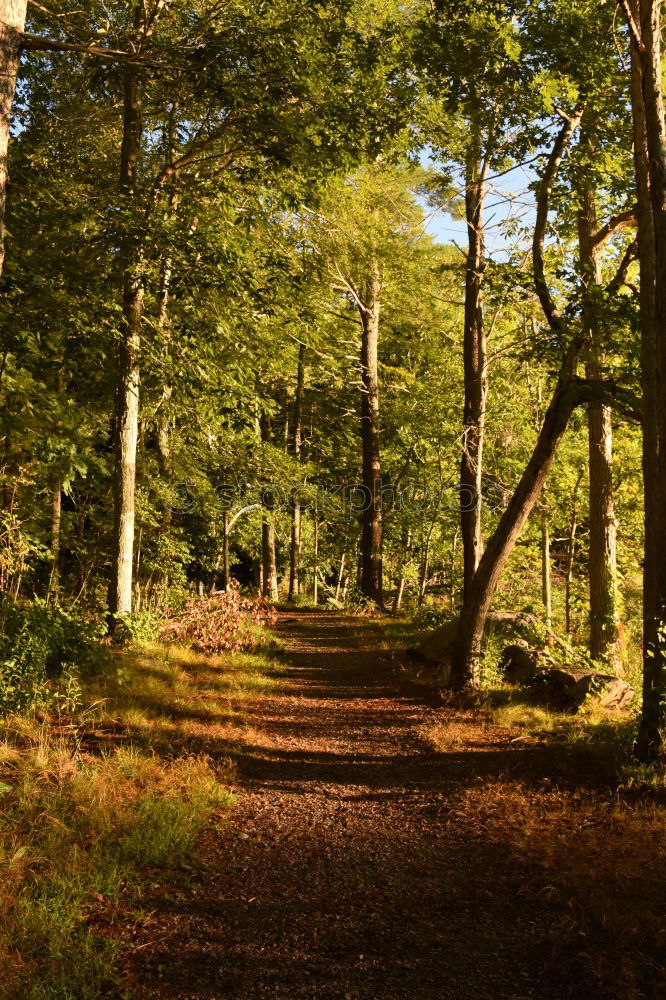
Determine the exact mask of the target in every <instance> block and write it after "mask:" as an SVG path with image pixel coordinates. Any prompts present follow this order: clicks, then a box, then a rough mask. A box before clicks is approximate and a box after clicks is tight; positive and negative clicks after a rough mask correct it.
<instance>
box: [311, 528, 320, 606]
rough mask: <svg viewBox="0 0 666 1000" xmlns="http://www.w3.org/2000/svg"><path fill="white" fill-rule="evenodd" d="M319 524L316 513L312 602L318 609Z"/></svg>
mask: <svg viewBox="0 0 666 1000" xmlns="http://www.w3.org/2000/svg"><path fill="white" fill-rule="evenodd" d="M318 574H319V522H318V521H317V514H316V512H315V519H314V584H313V588H312V602H313V604H314V606H315V607H316V606H317V604H318V603H319V580H318Z"/></svg>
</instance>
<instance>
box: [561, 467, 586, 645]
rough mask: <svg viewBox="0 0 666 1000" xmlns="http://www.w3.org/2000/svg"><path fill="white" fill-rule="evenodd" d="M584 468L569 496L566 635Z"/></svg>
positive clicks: (569, 618) (569, 615) (569, 621)
mask: <svg viewBox="0 0 666 1000" xmlns="http://www.w3.org/2000/svg"><path fill="white" fill-rule="evenodd" d="M583 472H584V470H583V469H581V470H580V472H579V473H578V478H577V480H576V485H575V486H574V491H573V496H572V498H571V518H570V521H569V536H568V538H567V563H566V571H565V579H564V620H565V625H566V631H567V635H568V636H570V635H571V585H572V583H573V568H574V559H575V556H576V531H577V530H578V490H579V488H580V483H581V479H582V478H583Z"/></svg>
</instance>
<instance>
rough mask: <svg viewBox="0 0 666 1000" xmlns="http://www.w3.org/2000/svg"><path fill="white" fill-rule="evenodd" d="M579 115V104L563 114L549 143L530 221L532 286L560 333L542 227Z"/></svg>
mask: <svg viewBox="0 0 666 1000" xmlns="http://www.w3.org/2000/svg"><path fill="white" fill-rule="evenodd" d="M582 115H583V108H582V107H579V108H577V109H576V111H575V112H574V114H573V115H572V116H571V117H570V118H565V121H564V125H563V126H562V128H561V129H560V131H559V132H558V134H557V137H556V139H555V142H554V143H553V148H552V149H551V151H550V155H549V156H548V162H547V163H546V169H545V171H544V175H543V177H542V179H541V183H540V184H539V188H538V192H537V199H536V208H537V212H536V222H535V223H534V237H533V239H532V269H533V272H534V287H535V290H536V293H537V296H538V298H539V302H540V303H541V308H542V309H543V311H544V314H545V316H546V319H547V320H548V323H549V325H550V326H551V328H552V329H553V330H555V332H556V333H560V334H562V333H564V332H565V323H564V320H563V319H562V315H561V313H560V311H559V309H558V308H557V306H556V304H555V301H554V299H553V297H552V295H551V294H550V289H549V287H548V283H547V281H546V274H545V267H544V257H543V245H544V240H545V237H546V228H547V226H548V208H549V205H550V195H551V192H552V190H553V184H554V183H555V179H556V177H557V173H558V170H559V168H560V163H561V162H562V157H563V155H564V150H565V149H566V146H567V143H568V142H569V139H570V137H571V134H572V133H573V132H574V130H575V129H576V128H577V127H578V125H579V123H580V120H581V117H582ZM561 117H564V116H561Z"/></svg>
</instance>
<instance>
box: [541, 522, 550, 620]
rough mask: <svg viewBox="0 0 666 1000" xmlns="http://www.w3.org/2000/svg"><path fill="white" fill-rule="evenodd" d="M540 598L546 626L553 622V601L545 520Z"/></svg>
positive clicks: (542, 532) (547, 531)
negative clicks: (544, 610) (544, 612)
mask: <svg viewBox="0 0 666 1000" xmlns="http://www.w3.org/2000/svg"><path fill="white" fill-rule="evenodd" d="M541 597H542V600H543V606H544V608H545V609H546V624H547V626H548V628H550V627H551V624H552V621H553V601H552V591H551V584H550V527H549V525H548V521H547V520H546V518H544V519H543V521H542V522H541Z"/></svg>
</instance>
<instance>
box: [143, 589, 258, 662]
mask: <svg viewBox="0 0 666 1000" xmlns="http://www.w3.org/2000/svg"><path fill="white" fill-rule="evenodd" d="M276 618H277V614H276V612H275V611H274V610H273V609H272V608H271V607H270V605H269V604H268V602H267V601H265V600H261V601H254V600H251V599H250V598H247V597H242V596H241V594H239V592H238V591H237V590H230V591H228V592H227V593H223V594H212V595H210V596H209V597H193V598H192V599H191V600H189V601H188V602H187V605H186V606H185V608H184V610H183V611H181V612H180V613H179V614H177V615H174V616H173V617H171V618H170V619H168V620H167V621H166V622H165V623H164V624H163V626H162V639H163V640H166V641H167V642H180V643H187V644H189V645H191V646H192V647H193V648H194V649H196V650H198V651H199V652H201V653H205V654H206V655H207V656H212V655H214V654H216V653H222V652H225V651H228V650H234V651H241V650H253V649H256V648H257V647H258V646H261V645H262V641H261V640H262V635H261V632H262V630H263V628H264V627H266V626H267V625H271V624H273V622H274V621H275V620H276Z"/></svg>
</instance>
